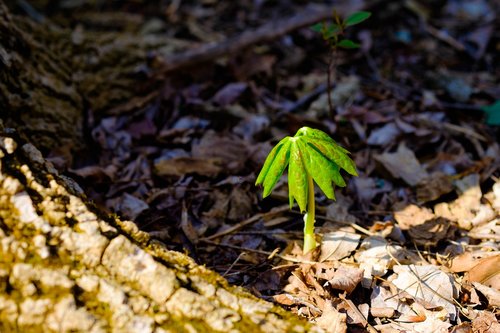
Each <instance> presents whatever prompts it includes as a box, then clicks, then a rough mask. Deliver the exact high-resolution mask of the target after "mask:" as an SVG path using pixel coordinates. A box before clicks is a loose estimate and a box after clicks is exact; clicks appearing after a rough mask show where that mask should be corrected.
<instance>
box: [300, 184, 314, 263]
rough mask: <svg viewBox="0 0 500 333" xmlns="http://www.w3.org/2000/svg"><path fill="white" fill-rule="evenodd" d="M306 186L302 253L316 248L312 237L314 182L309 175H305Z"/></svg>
mask: <svg viewBox="0 0 500 333" xmlns="http://www.w3.org/2000/svg"><path fill="white" fill-rule="evenodd" d="M307 188H308V192H307V213H306V214H305V215H304V249H303V252H304V254H306V253H307V252H309V251H311V250H314V249H315V248H316V239H315V238H314V215H315V214H314V210H315V207H314V205H315V202H314V183H313V179H312V177H311V176H310V175H307Z"/></svg>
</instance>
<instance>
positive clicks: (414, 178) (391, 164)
mask: <svg viewBox="0 0 500 333" xmlns="http://www.w3.org/2000/svg"><path fill="white" fill-rule="evenodd" d="M373 157H374V158H375V159H376V160H377V161H379V162H380V163H382V165H383V166H384V167H385V168H386V169H387V170H388V171H389V172H390V173H391V174H392V175H393V176H394V177H395V178H401V179H403V180H404V181H405V182H406V183H407V184H408V185H410V186H415V185H417V184H418V183H419V182H420V181H422V180H423V179H425V178H427V177H428V174H427V171H425V169H424V168H423V167H422V166H421V165H420V162H419V161H418V160H417V158H416V157H415V154H414V153H413V151H411V150H410V149H408V148H407V147H406V145H405V144H404V142H402V143H400V144H399V146H398V150H397V151H396V152H394V153H383V154H378V155H374V156H373Z"/></svg>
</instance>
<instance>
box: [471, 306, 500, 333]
mask: <svg viewBox="0 0 500 333" xmlns="http://www.w3.org/2000/svg"><path fill="white" fill-rule="evenodd" d="M472 331H473V332H474V333H498V332H500V323H499V322H498V320H497V318H496V317H495V314H493V313H491V312H489V311H479V313H478V316H477V317H476V318H474V320H473V321H472Z"/></svg>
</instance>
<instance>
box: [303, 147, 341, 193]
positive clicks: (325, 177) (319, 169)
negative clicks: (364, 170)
mask: <svg viewBox="0 0 500 333" xmlns="http://www.w3.org/2000/svg"><path fill="white" fill-rule="evenodd" d="M297 144H298V145H299V147H300V149H301V151H303V152H304V154H303V156H304V165H305V166H306V170H307V172H308V174H309V175H311V176H312V177H313V180H314V182H316V184H318V186H319V188H320V189H321V190H322V191H323V192H324V193H325V195H326V197H327V198H329V199H333V200H335V192H334V190H335V185H333V183H332V181H333V182H334V183H335V181H334V179H337V175H339V176H340V174H339V167H338V165H336V164H335V163H333V162H332V161H330V160H329V159H327V158H326V157H325V156H323V155H322V154H321V153H319V152H317V151H316V150H314V149H310V148H309V147H308V146H307V144H306V143H305V142H302V141H298V142H297ZM340 178H341V179H342V177H340ZM342 182H343V179H342ZM343 185H344V186H345V182H343Z"/></svg>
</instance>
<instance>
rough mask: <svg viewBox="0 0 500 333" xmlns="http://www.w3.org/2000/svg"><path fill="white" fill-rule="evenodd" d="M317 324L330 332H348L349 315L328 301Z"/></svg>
mask: <svg viewBox="0 0 500 333" xmlns="http://www.w3.org/2000/svg"><path fill="white" fill-rule="evenodd" d="M316 324H317V325H318V326H319V327H321V328H323V329H324V330H325V331H326V332H328V333H345V332H347V315H346V314H345V313H341V312H339V311H338V310H337V309H335V307H334V306H333V305H332V303H331V302H326V303H325V306H324V308H323V313H322V314H321V317H319V318H318V319H316Z"/></svg>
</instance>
